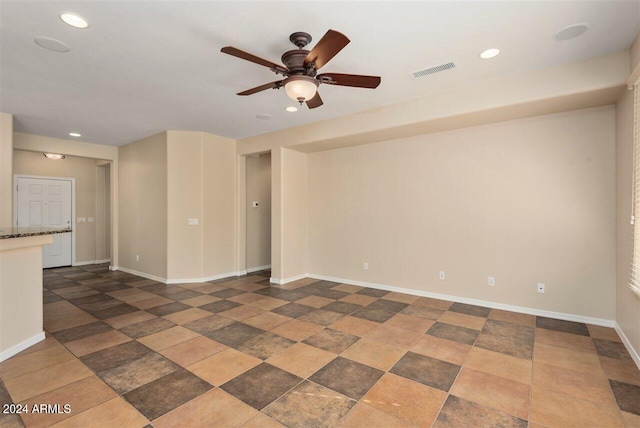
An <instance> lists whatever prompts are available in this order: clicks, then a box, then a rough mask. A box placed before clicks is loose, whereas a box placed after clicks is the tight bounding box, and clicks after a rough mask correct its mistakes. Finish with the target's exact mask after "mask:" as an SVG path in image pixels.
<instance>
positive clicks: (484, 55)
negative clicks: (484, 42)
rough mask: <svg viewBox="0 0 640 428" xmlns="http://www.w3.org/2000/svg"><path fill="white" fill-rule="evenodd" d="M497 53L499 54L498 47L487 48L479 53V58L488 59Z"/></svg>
mask: <svg viewBox="0 0 640 428" xmlns="http://www.w3.org/2000/svg"><path fill="white" fill-rule="evenodd" d="M498 55H500V49H496V48H491V49H487V50H486V51H484V52H482V53H481V54H480V58H482V59H490V58H494V57H497V56H498Z"/></svg>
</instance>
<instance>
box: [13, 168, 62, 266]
mask: <svg viewBox="0 0 640 428" xmlns="http://www.w3.org/2000/svg"><path fill="white" fill-rule="evenodd" d="M17 200H18V209H17V211H18V216H17V223H18V227H27V226H32V227H59V228H65V227H69V226H71V181H70V180H57V179H45V178H25V177H18V186H17ZM70 265H71V232H69V233H57V234H55V235H53V244H49V245H45V246H43V247H42V267H44V268H50V267H57V266H70Z"/></svg>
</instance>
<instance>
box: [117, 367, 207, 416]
mask: <svg viewBox="0 0 640 428" xmlns="http://www.w3.org/2000/svg"><path fill="white" fill-rule="evenodd" d="M211 388H213V386H211V385H210V384H208V383H207V382H205V381H204V380H202V379H200V378H199V377H198V376H196V375H194V374H192V373H191V372H189V371H187V370H184V369H183V370H178V371H176V372H174V373H171V374H169V375H167V376H164V377H161V378H160V379H156V380H154V381H153V382H150V383H148V384H146V385H144V386H141V387H140V388H138V389H135V390H133V391H131V392H128V393H126V394H124V395H123V397H124V398H125V399H126V400H127V401H128V402H129V403H131V404H132V405H133V406H134V407H135V408H136V409H138V411H139V412H140V413H142V414H143V415H144V416H146V417H147V419H149V420H153V419H156V418H158V417H160V416H162V415H164V414H165V413H168V412H170V411H171V410H173V409H175V408H176V407H178V406H180V405H182V404H184V403H186V402H187V401H190V400H192V399H194V398H196V397H197V396H199V395H201V394H204V393H205V392H207V391H208V390H210V389H211Z"/></svg>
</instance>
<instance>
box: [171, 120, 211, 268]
mask: <svg viewBox="0 0 640 428" xmlns="http://www.w3.org/2000/svg"><path fill="white" fill-rule="evenodd" d="M202 162H203V159H202V133H201V132H183V131H168V132H167V191H168V204H169V205H168V211H167V221H168V235H167V252H168V253H167V262H168V265H167V278H171V279H182V278H185V279H186V278H200V277H202V276H203V275H202V223H203V221H204V219H203V218H202V217H203V216H202V214H203V212H202V211H203V210H202ZM189 218H195V219H198V225H197V226H190V225H189V224H188V219H189Z"/></svg>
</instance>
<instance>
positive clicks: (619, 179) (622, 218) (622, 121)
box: [616, 91, 640, 355]
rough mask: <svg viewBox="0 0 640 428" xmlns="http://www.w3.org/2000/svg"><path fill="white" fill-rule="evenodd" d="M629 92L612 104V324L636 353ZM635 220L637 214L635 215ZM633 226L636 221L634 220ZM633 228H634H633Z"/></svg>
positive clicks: (639, 311) (638, 315)
mask: <svg viewBox="0 0 640 428" xmlns="http://www.w3.org/2000/svg"><path fill="white" fill-rule="evenodd" d="M632 159H633V91H628V92H625V93H624V94H623V96H622V97H621V98H620V101H619V102H618V104H617V105H616V214H617V223H616V224H617V227H616V242H617V246H616V262H617V266H616V267H617V275H616V322H617V323H618V325H619V326H620V329H621V330H622V332H623V333H624V335H625V336H626V337H627V339H628V341H629V343H630V344H631V346H632V347H633V348H634V349H635V352H636V355H638V354H640V298H639V297H638V296H636V295H635V294H634V293H633V292H632V291H631V289H630V288H629V287H628V285H627V284H628V282H629V277H630V261H631V257H632V255H633V240H632V234H633V227H632V226H631V225H630V221H629V220H630V216H631V183H632V181H633V179H632V171H633V161H632ZM636 218H640V215H638V214H636ZM636 224H638V222H637V221H636ZM636 227H637V226H636Z"/></svg>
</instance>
